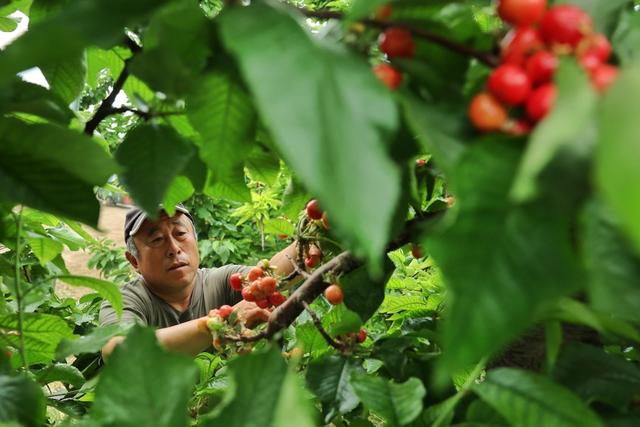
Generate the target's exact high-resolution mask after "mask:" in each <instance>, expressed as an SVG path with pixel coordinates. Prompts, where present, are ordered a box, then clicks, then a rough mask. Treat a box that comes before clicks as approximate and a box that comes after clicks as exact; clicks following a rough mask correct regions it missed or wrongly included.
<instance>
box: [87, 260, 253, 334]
mask: <svg viewBox="0 0 640 427" xmlns="http://www.w3.org/2000/svg"><path fill="white" fill-rule="evenodd" d="M249 268H250V267H246V266H243V265H225V266H223V267H219V268H200V269H198V271H197V273H196V279H195V286H194V288H193V293H192V294H191V302H190V303H189V308H187V310H185V311H184V312H182V313H181V312H180V311H178V310H176V309H175V308H173V307H171V305H169V304H167V303H166V302H164V301H163V300H162V299H160V298H159V297H158V296H156V295H155V294H153V293H152V292H151V291H150V290H149V289H148V288H147V287H146V286H145V284H144V279H143V278H142V276H140V277H139V278H138V279H136V280H133V281H131V282H129V283H127V284H126V285H124V286H122V287H121V288H120V293H121V294H122V319H120V320H119V319H118V315H117V314H116V312H115V310H114V309H113V307H112V306H111V304H110V303H109V302H108V301H106V300H105V301H104V302H103V303H102V306H101V307H100V318H99V319H100V325H101V326H104V325H111V324H114V323H119V322H122V323H141V324H143V325H147V326H153V327H156V328H166V327H169V326H174V325H177V324H179V323H183V322H187V321H189V320H192V319H197V318H199V317H202V316H206V315H207V313H209V310H212V309H214V308H218V307H220V306H221V305H224V304H229V305H234V304H236V303H237V302H239V301H240V300H241V299H242V297H241V295H240V292H236V291H234V290H233V289H231V287H230V286H229V276H230V275H231V274H233V273H244V272H246V271H248V269H249Z"/></svg>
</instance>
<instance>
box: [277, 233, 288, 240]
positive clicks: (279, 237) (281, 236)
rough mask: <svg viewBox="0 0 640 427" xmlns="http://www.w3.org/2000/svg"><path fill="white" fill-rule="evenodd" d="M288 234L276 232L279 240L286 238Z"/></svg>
mask: <svg viewBox="0 0 640 427" xmlns="http://www.w3.org/2000/svg"><path fill="white" fill-rule="evenodd" d="M288 237H289V236H287V235H286V234H278V239H279V240H287V238H288Z"/></svg>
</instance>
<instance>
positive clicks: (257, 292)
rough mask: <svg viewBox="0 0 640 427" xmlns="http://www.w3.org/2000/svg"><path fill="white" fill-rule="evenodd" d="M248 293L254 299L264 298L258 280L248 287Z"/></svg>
mask: <svg viewBox="0 0 640 427" xmlns="http://www.w3.org/2000/svg"><path fill="white" fill-rule="evenodd" d="M249 291H250V292H251V293H252V294H253V297H254V299H257V300H258V299H262V298H264V297H265V295H263V292H262V289H261V288H260V279H256V280H254V281H253V282H251V284H250V285H249Z"/></svg>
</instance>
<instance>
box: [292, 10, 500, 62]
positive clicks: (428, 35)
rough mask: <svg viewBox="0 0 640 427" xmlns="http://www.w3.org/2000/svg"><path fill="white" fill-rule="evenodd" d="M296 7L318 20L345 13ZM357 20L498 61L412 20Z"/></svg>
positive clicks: (491, 60)
mask: <svg viewBox="0 0 640 427" xmlns="http://www.w3.org/2000/svg"><path fill="white" fill-rule="evenodd" d="M296 9H297V10H298V11H299V12H301V13H302V14H303V15H304V16H306V17H308V18H315V19H320V20H328V19H337V20H343V19H345V15H344V14H343V13H341V12H333V11H330V10H310V9H305V8H296ZM359 22H361V23H363V24H365V25H367V26H369V27H373V28H378V29H381V30H386V29H387V28H389V27H400V28H404V29H405V30H407V31H410V32H411V33H412V34H413V35H414V36H416V37H419V38H421V39H424V40H427V41H430V42H432V43H435V44H437V45H440V46H442V47H444V48H446V49H449V50H451V51H453V52H457V53H460V54H462V55H466V56H470V57H472V58H476V59H477V60H478V61H480V62H482V63H484V64H486V65H488V66H490V67H496V66H497V65H498V63H499V60H498V58H497V57H496V56H495V55H493V54H492V53H490V52H482V51H479V50H477V49H474V48H472V47H469V46H467V45H464V44H462V43H458V42H456V41H453V40H451V39H448V38H446V37H444V36H442V35H440V34H437V33H434V32H432V31H429V30H425V29H424V28H421V27H418V26H417V25H416V24H414V23H412V22H408V21H399V20H392V21H389V20H379V19H372V18H363V19H360V20H359Z"/></svg>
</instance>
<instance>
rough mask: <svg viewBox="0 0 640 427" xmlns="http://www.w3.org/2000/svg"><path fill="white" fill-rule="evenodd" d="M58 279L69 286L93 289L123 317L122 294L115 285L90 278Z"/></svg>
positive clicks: (62, 277)
mask: <svg viewBox="0 0 640 427" xmlns="http://www.w3.org/2000/svg"><path fill="white" fill-rule="evenodd" d="M56 279H58V280H62V281H63V282H64V283H66V284H67V285H71V286H79V287H83V288H90V289H93V290H94V291H96V292H98V293H99V294H100V296H101V297H103V298H104V299H106V300H107V301H109V302H110V303H111V306H112V307H113V308H114V310H115V311H116V313H118V317H120V316H121V315H122V294H121V293H120V289H118V286H117V285H115V284H114V283H112V282H109V281H107V280H102V279H96V278H95V277H88V276H68V275H65V276H57V277H56Z"/></svg>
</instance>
